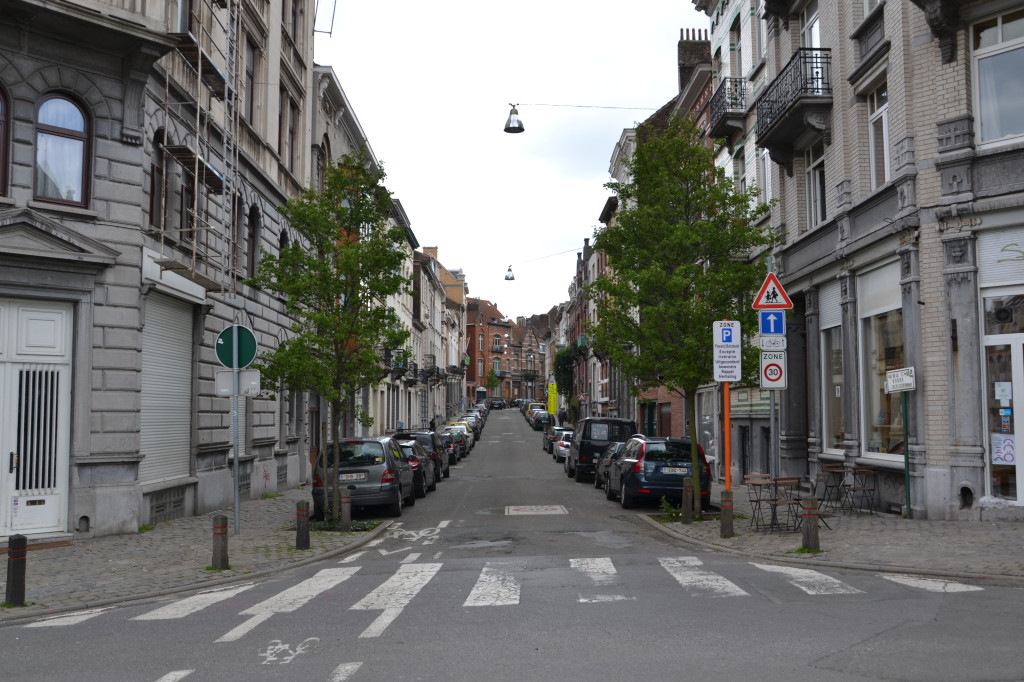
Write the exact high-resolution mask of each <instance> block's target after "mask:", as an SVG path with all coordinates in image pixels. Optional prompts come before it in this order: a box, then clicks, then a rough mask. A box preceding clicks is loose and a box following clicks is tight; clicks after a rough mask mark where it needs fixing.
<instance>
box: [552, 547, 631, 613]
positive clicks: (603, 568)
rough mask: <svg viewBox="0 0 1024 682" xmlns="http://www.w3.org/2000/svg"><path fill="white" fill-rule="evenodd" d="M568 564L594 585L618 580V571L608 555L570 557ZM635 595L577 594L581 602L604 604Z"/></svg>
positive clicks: (599, 585) (607, 583)
mask: <svg viewBox="0 0 1024 682" xmlns="http://www.w3.org/2000/svg"><path fill="white" fill-rule="evenodd" d="M569 565H570V566H571V567H573V568H574V569H576V570H577V571H580V572H581V573H583V575H585V576H587V577H588V578H590V580H591V581H592V582H593V584H594V586H595V587H607V586H609V585H614V584H615V583H617V582H618V572H617V571H616V570H615V564H613V563H612V560H611V559H610V558H608V557H600V558H595V559H570V560H569ZM632 599H636V597H627V596H626V595H624V594H583V593H581V594H580V596H579V602H580V603H581V604H604V603H607V602H614V601H627V600H632Z"/></svg>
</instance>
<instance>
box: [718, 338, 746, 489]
mask: <svg viewBox="0 0 1024 682" xmlns="http://www.w3.org/2000/svg"><path fill="white" fill-rule="evenodd" d="M713 329H714V332H713V333H714V337H713V339H712V342H713V344H714V348H715V381H720V382H722V402H723V408H722V410H723V413H722V417H723V425H722V429H723V430H722V438H721V440H720V442H721V443H722V464H723V466H724V467H725V489H726V490H732V447H731V446H732V443H731V442H730V441H731V435H732V433H731V432H732V424H731V423H730V418H731V415H730V412H729V407H730V404H729V401H730V400H731V398H730V397H729V382H731V381H739V380H740V378H741V377H742V375H743V372H742V371H741V370H742V359H743V352H742V350H741V348H740V339H741V335H740V323H739V322H738V321H735V320H722V321H721V322H715V323H714V324H713Z"/></svg>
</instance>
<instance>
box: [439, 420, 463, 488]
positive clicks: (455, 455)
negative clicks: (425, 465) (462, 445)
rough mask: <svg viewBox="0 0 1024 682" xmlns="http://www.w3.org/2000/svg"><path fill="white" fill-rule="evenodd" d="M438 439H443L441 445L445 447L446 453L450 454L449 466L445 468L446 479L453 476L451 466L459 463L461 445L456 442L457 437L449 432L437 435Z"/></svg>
mask: <svg viewBox="0 0 1024 682" xmlns="http://www.w3.org/2000/svg"><path fill="white" fill-rule="evenodd" d="M437 437H438V438H440V439H441V445H443V446H444V449H445V452H446V453H447V454H448V466H447V467H445V477H448V476H451V475H452V471H451V466H452V465H453V464H458V463H459V444H458V443H456V442H455V436H454V435H453V434H452V433H451V432H449V431H445V432H444V433H439V434H437Z"/></svg>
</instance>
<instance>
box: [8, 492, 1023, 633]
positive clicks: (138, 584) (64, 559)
mask: <svg viewBox="0 0 1024 682" xmlns="http://www.w3.org/2000/svg"><path fill="white" fill-rule="evenodd" d="M721 491H722V488H721V486H719V485H717V484H716V485H715V486H713V487H712V491H711V497H712V502H713V503H715V504H718V502H719V501H720V499H721ZM308 495H309V491H308V489H298V488H296V489H293V490H289V491H287V492H285V493H284V494H282V495H281V496H280V497H276V498H273V499H266V500H250V501H246V502H243V503H242V512H241V526H242V532H241V533H239V534H238V535H234V534H231V535H229V536H228V547H229V550H228V556H229V560H230V563H231V570H228V571H223V572H217V571H211V570H207V569H206V567H207V566H209V565H210V564H211V562H212V554H213V549H212V548H213V542H212V526H213V523H212V517H213V516H214V515H215V514H225V515H226V516H227V517H228V521H229V525H230V524H232V523H233V517H234V514H233V512H232V511H231V510H230V509H229V510H226V511H220V512H211V513H210V514H205V515H203V516H193V517H187V518H183V519H176V520H174V521H168V522H165V523H160V524H157V526H156V528H154V529H153V530H150V531H148V532H145V533H139V534H136V535H121V536H113V537H104V538H97V539H90V540H67V541H56V542H43V543H39V544H36V545H31V544H30V545H29V552H28V558H27V559H26V575H27V579H26V588H25V599H26V601H27V602H32V605H31V606H27V607H22V608H0V624H2V623H4V622H9V621H13V620H17V619H21V618H26V617H34V616H40V615H45V614H52V613H60V612H65V611H71V610H77V609H85V608H95V607H99V606H104V605H109V604H114V603H118V602H122V601H129V600H133V599H142V598H149V597H156V596H160V595H164V594H171V593H174V592H179V591H185V590H189V589H194V588H197V587H214V586H217V585H220V584H224V583H228V582H235V581H239V580H248V579H253V578H257V577H259V576H261V575H267V574H272V573H275V572H278V571H281V570H284V569H287V568H292V567H296V566H301V565H303V564H307V563H311V562H314V561H317V560H320V559H323V558H325V557H328V556H333V555H337V554H341V553H342V552H344V551H346V550H352V549H355V548H356V547H358V546H360V545H362V544H365V543H366V542H368V541H369V540H371V539H373V538H375V537H377V536H379V535H380V534H381V533H383V532H384V531H385V529H386V528H387V527H388V525H390V522H387V521H385V522H384V523H382V524H381V525H380V526H378V527H377V528H376V529H374V530H373V531H370V532H358V533H347V534H344V533H310V545H311V549H309V550H308V551H298V550H296V549H295V548H294V547H295V503H296V502H297V501H300V500H308V499H309V497H308ZM734 509H735V513H736V515H737V516H740V515H742V516H743V517H744V518H737V519H736V520H735V522H734V524H733V528H734V531H735V533H736V535H735V536H734V537H731V538H725V539H723V538H721V537H720V528H721V526H720V524H719V522H718V521H717V520H710V521H701V522H697V523H692V524H689V525H683V524H682V523H672V524H661V523H659V522H657V521H654V520H652V519H650V518H649V517H648V516H646V515H642V516H641V517H640V518H643V519H645V520H646V521H647V522H648V523H650V524H651V525H652V526H653V527H655V528H657V529H658V530H659V531H661V532H664V533H667V534H668V535H671V536H672V537H674V538H676V539H677V540H680V541H681V542H684V543H688V544H691V545H696V546H699V547H703V548H706V549H713V550H718V551H724V552H729V553H733V554H737V555H741V556H744V557H747V558H749V559H752V560H756V561H765V560H768V561H777V562H784V563H789V564H795V565H807V566H814V567H822V566H824V567H831V568H855V569H863V570H871V571H889V572H901V573H915V574H920V575H926V576H935V577H946V578H950V579H955V580H969V581H972V582H981V583H987V584H1001V585H1014V586H1024V550H1022V549H1021V548H1022V547H1024V523H1011V522H1002V523H991V522H988V523H979V522H959V521H915V520H909V519H902V518H898V517H894V516H891V515H886V514H883V515H880V516H869V515H865V516H836V517H831V518H829V519H828V522H829V524H830V525H831V526H832V529H831V530H829V529H828V528H824V527H822V528H821V532H820V544H821V549H822V552H821V553H818V554H798V553H795V550H797V549H799V547H800V544H801V539H802V538H801V534H800V533H773V534H767V533H760V532H755V531H754V530H753V529H751V528H750V505H749V503H748V500H747V492H746V489H745V488H744V487H743V486H738V487H736V488H734ZM655 513H656V512H655ZM6 581H7V561H6V550H4V551H3V552H2V556H0V585H2V586H6V584H7V583H6ZM2 596H3V595H0V597H2Z"/></svg>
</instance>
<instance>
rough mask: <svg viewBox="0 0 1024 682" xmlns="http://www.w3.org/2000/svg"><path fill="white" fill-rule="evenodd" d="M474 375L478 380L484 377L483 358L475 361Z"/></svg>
mask: <svg viewBox="0 0 1024 682" xmlns="http://www.w3.org/2000/svg"><path fill="white" fill-rule="evenodd" d="M476 375H477V377H479V378H482V377H483V376H484V361H483V358H480V359H479V360H477V361H476Z"/></svg>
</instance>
